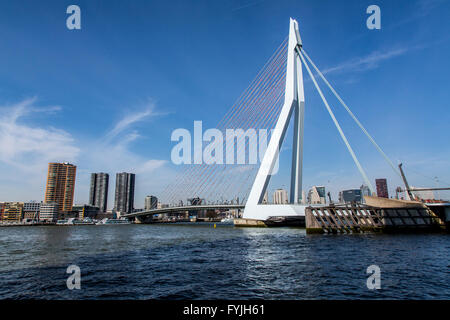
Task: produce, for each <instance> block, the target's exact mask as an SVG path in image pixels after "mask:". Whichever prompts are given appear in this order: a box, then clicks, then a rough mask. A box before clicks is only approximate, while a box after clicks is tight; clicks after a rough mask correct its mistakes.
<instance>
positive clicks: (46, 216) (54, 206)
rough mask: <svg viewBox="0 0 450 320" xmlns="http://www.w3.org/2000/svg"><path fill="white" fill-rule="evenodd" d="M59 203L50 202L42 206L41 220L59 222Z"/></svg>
mask: <svg viewBox="0 0 450 320" xmlns="http://www.w3.org/2000/svg"><path fill="white" fill-rule="evenodd" d="M58 209H59V207H58V203H57V202H48V203H43V204H41V209H40V212H39V220H40V221H46V222H55V221H56V220H58Z"/></svg>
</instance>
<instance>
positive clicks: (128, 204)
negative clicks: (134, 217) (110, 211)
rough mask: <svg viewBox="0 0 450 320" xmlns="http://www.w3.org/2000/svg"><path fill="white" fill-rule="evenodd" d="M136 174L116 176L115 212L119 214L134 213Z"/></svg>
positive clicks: (124, 173)
mask: <svg viewBox="0 0 450 320" xmlns="http://www.w3.org/2000/svg"><path fill="white" fill-rule="evenodd" d="M134 183H135V174H134V173H126V172H122V173H117V174H116V192H115V199H114V211H115V212H117V213H132V212H133V209H134Z"/></svg>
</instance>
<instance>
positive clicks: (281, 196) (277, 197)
mask: <svg viewBox="0 0 450 320" xmlns="http://www.w3.org/2000/svg"><path fill="white" fill-rule="evenodd" d="M273 203H274V204H286V203H288V193H287V191H286V190H284V189H277V190H275V192H274V193H273Z"/></svg>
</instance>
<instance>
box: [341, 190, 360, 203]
mask: <svg viewBox="0 0 450 320" xmlns="http://www.w3.org/2000/svg"><path fill="white" fill-rule="evenodd" d="M339 202H340V203H351V202H361V189H350V190H343V191H341V192H339Z"/></svg>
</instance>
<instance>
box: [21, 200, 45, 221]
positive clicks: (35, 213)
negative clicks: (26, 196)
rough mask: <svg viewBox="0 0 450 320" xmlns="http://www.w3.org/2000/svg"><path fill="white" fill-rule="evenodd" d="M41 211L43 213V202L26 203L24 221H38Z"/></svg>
mask: <svg viewBox="0 0 450 320" xmlns="http://www.w3.org/2000/svg"><path fill="white" fill-rule="evenodd" d="M40 211H41V202H37V201H32V202H25V203H24V204H23V219H24V220H38V219H39V212H40Z"/></svg>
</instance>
